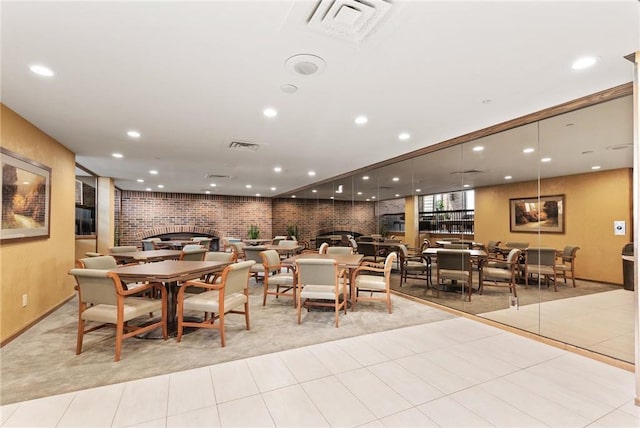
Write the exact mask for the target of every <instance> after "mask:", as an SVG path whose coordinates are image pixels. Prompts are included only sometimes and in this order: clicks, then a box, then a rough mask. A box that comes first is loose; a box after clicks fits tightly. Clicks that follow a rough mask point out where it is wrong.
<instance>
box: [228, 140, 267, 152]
mask: <svg viewBox="0 0 640 428" xmlns="http://www.w3.org/2000/svg"><path fill="white" fill-rule="evenodd" d="M258 147H260V146H259V145H258V144H255V143H247V142H245V141H232V142H231V143H230V144H229V148H230V149H245V150H251V151H252V152H256V151H258Z"/></svg>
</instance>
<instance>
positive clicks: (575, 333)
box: [283, 85, 633, 362]
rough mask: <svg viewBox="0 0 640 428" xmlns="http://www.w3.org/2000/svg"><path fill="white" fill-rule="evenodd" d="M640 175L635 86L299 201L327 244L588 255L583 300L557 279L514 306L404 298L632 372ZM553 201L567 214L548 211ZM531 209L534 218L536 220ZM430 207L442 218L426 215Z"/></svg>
mask: <svg viewBox="0 0 640 428" xmlns="http://www.w3.org/2000/svg"><path fill="white" fill-rule="evenodd" d="M603 100H604V102H602V101H603ZM537 119H539V120H537ZM632 168H633V108H632V95H631V85H625V86H623V87H618V88H614V89H612V90H610V91H605V92H604V93H601V94H597V95H594V96H592V97H587V98H585V99H583V100H579V101H576V102H573V103H568V104H567V105H563V106H559V107H557V108H554V109H548V110H546V111H544V112H540V113H538V114H536V115H531V116H528V117H526V118H521V119H518V120H514V121H512V122H511V123H508V124H503V125H499V126H496V127H494V128H491V129H488V130H483V131H479V132H478V133H477V135H469V136H464V137H461V138H459V139H456V140H452V141H449V142H445V143H443V144H441V145H437V146H434V147H431V148H427V149H425V150H423V151H422V152H419V153H414V154H413V155H412V156H403V157H402V158H398V159H396V160H394V161H392V162H388V163H385V164H382V165H378V166H375V167H372V168H364V169H361V170H358V171H356V172H354V173H353V174H350V175H348V176H345V177H341V178H339V179H335V180H331V181H330V182H326V183H320V184H316V185H314V186H312V187H309V188H305V189H301V190H298V191H296V192H295V194H296V197H298V198H305V199H309V200H313V201H314V202H313V203H314V204H315V206H316V209H315V210H313V212H314V214H313V215H317V216H319V217H318V221H317V223H318V224H321V229H323V231H326V232H327V234H331V233H332V232H335V233H336V234H340V233H342V232H345V231H352V232H356V233H358V232H361V233H368V234H371V233H381V234H386V235H395V236H396V237H398V238H400V239H402V240H403V241H404V242H405V243H406V244H407V245H408V246H410V247H418V246H419V245H420V244H421V243H422V242H423V240H424V239H429V240H430V242H431V243H432V245H435V243H436V242H437V241H440V240H442V239H445V238H457V239H460V240H463V241H471V242H475V243H477V244H479V245H480V244H485V245H486V243H488V242H489V241H501V242H502V245H503V246H504V244H506V243H508V242H512V243H514V242H516V243H522V244H525V247H534V248H541V247H543V248H553V249H556V250H557V251H558V252H562V251H563V250H564V249H565V248H566V247H568V246H577V247H579V250H577V252H576V258H575V275H576V277H577V278H578V280H577V281H576V287H575V288H574V287H573V281H572V280H571V279H568V280H567V282H566V283H565V281H564V279H563V278H562V277H558V278H557V287H555V288H557V291H555V290H554V287H553V285H552V284H549V285H548V284H547V282H546V280H545V278H544V277H537V276H536V277H530V280H529V283H528V284H525V283H524V282H523V281H520V282H519V283H518V285H517V293H518V300H517V301H516V302H515V305H514V301H513V300H512V299H511V297H510V292H509V289H508V288H501V287H492V286H486V287H485V288H484V290H483V294H482V295H480V294H479V293H477V292H474V293H473V294H472V297H471V301H467V300H466V299H464V298H463V295H462V293H460V292H456V290H452V291H444V292H442V291H441V292H440V293H439V295H437V293H435V291H434V289H433V288H431V287H429V286H428V284H427V283H426V281H422V280H410V281H408V282H407V284H404V285H402V286H400V285H399V283H398V284H396V285H395V286H394V288H395V289H396V290H397V291H399V292H402V293H406V294H410V295H412V296H415V297H418V298H421V299H425V300H429V301H431V302H434V303H437V304H440V305H445V306H448V307H451V308H454V309H457V310H461V311H464V312H467V313H472V314H475V315H477V316H480V317H484V318H487V319H491V320H494V321H496V322H499V323H503V324H506V325H509V326H513V327H516V328H519V329H522V330H526V331H529V332H532V333H535V334H539V335H542V336H545V337H549V338H552V339H555V340H559V341H562V342H565V343H568V344H570V345H574V346H578V347H581V348H584V349H588V350H591V351H594V352H598V353H602V354H604V355H608V356H611V357H614V358H616V359H619V360H622V361H627V362H633V305H632V303H633V292H632V291H630V290H626V289H625V288H624V287H623V285H622V284H623V273H622V260H621V250H622V248H623V246H624V245H625V244H626V243H627V242H630V241H631V240H632V232H633V231H632V224H631V219H632V192H633V188H632V186H633V182H632ZM430 195H447V196H446V198H449V199H447V200H444V201H443V200H442V197H436V198H431V199H430V200H428V197H429V196H430ZM283 196H287V197H290V196H291V195H283ZM424 197H427V198H426V199H427V202H425V200H426V199H425V198H424ZM548 197H552V199H553V204H555V205H553V206H554V207H556V210H557V212H555V213H553V212H551V211H549V209H547V208H545V205H544V204H545V201H547V198H548ZM461 201H464V203H462V202H461ZM522 203H526V204H528V205H526V206H527V207H531V208H530V210H529V211H528V212H527V213H526V215H522V213H521V212H520V211H519V209H520V208H519V205H518V204H522ZM429 204H430V205H429ZM428 206H430V207H431V210H432V213H431V214H430V215H421V213H423V212H424V211H425V210H426V209H427V208H425V207H428ZM445 207H446V208H447V209H442V208H445ZM469 207H472V209H471V210H469V209H468V208H469ZM439 209H442V212H437V211H438V210H439ZM545 209H546V210H547V211H549V212H545ZM433 211H436V213H435V214H433ZM454 211H455V213H454ZM458 214H459V217H456V215H458ZM554 216H555V217H554ZM519 217H521V218H519ZM525 217H526V218H525ZM556 217H557V220H556V219H555V218H556ZM368 218H370V219H371V220H370V221H367V219H368ZM615 221H623V222H625V223H624V224H625V225H626V230H625V233H624V234H616V232H615V231H614V222H615ZM434 222H435V223H437V227H434V226H433V223H434ZM475 275H477V271H476V273H475ZM521 275H522V274H521ZM434 281H435V275H434ZM477 288H478V284H477V276H476V279H474V289H477Z"/></svg>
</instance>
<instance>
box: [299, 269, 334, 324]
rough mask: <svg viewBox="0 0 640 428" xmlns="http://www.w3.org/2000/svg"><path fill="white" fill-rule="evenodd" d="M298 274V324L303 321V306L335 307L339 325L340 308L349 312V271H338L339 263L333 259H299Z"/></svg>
mask: <svg viewBox="0 0 640 428" xmlns="http://www.w3.org/2000/svg"><path fill="white" fill-rule="evenodd" d="M296 275H297V286H298V289H297V291H296V293H297V296H296V299H297V302H296V303H297V308H298V324H300V321H301V315H302V307H303V306H304V307H307V308H308V307H310V306H321V307H333V308H334V310H335V325H336V327H338V326H339V315H340V310H344V313H345V315H346V313H347V273H346V271H345V270H344V269H342V270H340V271H338V264H337V262H336V261H335V260H333V259H311V258H309V259H298V260H296Z"/></svg>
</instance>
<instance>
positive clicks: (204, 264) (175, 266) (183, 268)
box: [110, 260, 231, 282]
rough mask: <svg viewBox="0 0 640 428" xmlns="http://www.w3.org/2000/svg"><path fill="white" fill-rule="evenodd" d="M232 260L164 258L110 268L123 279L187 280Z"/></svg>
mask: <svg viewBox="0 0 640 428" xmlns="http://www.w3.org/2000/svg"><path fill="white" fill-rule="evenodd" d="M230 264H231V262H221V261H193V260H164V261H161V262H157V263H144V264H139V265H127V266H120V267H116V268H113V269H110V272H115V273H117V274H118V276H119V277H120V278H121V279H127V280H136V281H161V282H173V281H186V280H189V279H194V278H199V277H201V276H202V275H205V274H207V273H213V272H217V271H221V270H223V269H224V268H225V267H226V266H228V265H230Z"/></svg>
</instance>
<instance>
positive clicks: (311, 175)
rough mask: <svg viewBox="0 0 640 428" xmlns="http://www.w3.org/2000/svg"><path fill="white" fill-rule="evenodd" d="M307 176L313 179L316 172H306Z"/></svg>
mask: <svg viewBox="0 0 640 428" xmlns="http://www.w3.org/2000/svg"><path fill="white" fill-rule="evenodd" d="M307 174H309V177H315V176H316V172H315V171H309V172H307Z"/></svg>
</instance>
